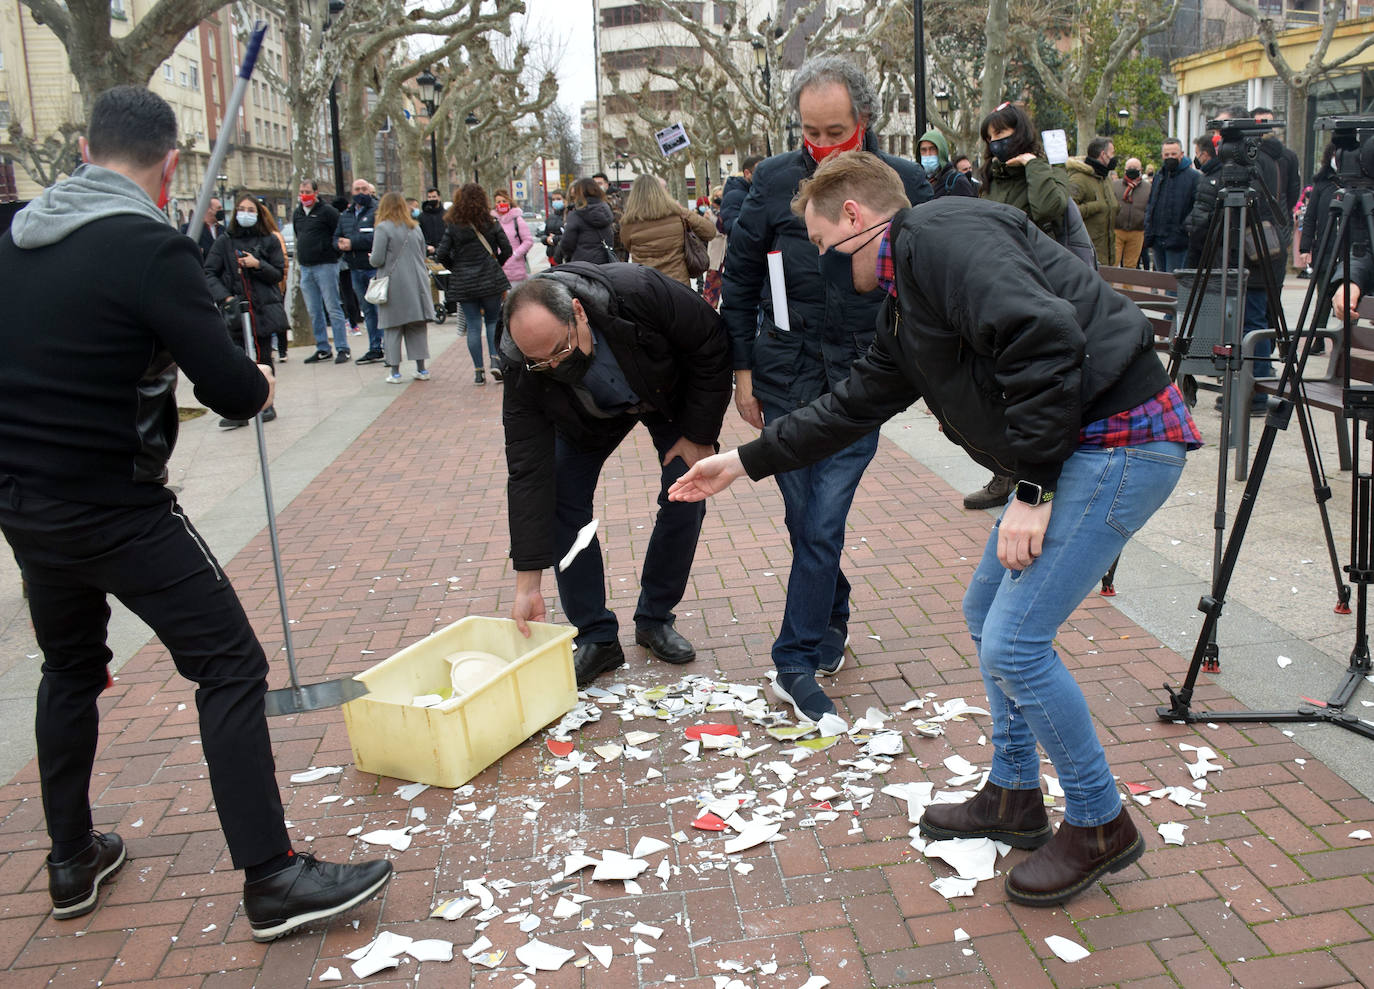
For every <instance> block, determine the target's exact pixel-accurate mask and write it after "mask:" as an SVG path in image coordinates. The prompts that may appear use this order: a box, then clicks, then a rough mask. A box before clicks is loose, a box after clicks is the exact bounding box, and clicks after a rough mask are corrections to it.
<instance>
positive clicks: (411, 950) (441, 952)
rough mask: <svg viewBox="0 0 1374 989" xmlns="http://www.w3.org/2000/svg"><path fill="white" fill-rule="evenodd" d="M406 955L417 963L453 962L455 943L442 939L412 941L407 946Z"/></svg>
mask: <svg viewBox="0 0 1374 989" xmlns="http://www.w3.org/2000/svg"><path fill="white" fill-rule="evenodd" d="M406 954H408V955H409V956H410V957H411V958H414V959H415V960H416V961H417V962H451V961H453V942H452V941H445V940H443V939H441V938H426V939H424V940H423V941H412V942H411V943H410V944H409V945H407V946H406Z"/></svg>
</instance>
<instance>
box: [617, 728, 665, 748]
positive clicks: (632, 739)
mask: <svg viewBox="0 0 1374 989" xmlns="http://www.w3.org/2000/svg"><path fill="white" fill-rule="evenodd" d="M656 738H658V732H656V731H627V732H626V733H625V741H626V742H627V743H628V744H630V745H633V746H635V747H638V746H641V745H644V744H645V743H646V742H652V741H653V740H654V739H656Z"/></svg>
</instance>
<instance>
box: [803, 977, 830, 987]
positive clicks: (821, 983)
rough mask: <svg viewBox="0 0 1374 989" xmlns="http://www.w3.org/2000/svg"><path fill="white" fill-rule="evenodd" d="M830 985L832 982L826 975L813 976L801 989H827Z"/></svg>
mask: <svg viewBox="0 0 1374 989" xmlns="http://www.w3.org/2000/svg"><path fill="white" fill-rule="evenodd" d="M828 985H830V980H829V979H827V978H826V977H825V976H824V975H813V976H811V978H809V979H807V980H806V981H805V982H803V983H802V984H801V986H800V987H799V989H825V987H826V986H828Z"/></svg>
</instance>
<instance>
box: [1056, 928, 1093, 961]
mask: <svg viewBox="0 0 1374 989" xmlns="http://www.w3.org/2000/svg"><path fill="white" fill-rule="evenodd" d="M1045 944H1047V945H1049V949H1050V950H1051V951H1053V952H1054V953H1055V954H1056V955H1058V956H1059V959H1060V960H1061V961H1066V962H1078V961H1082V960H1083V959H1084V958H1087V957H1088V956H1089V955H1091V954H1092V952H1091V951H1089V950H1088V949H1087V948H1085V947H1083V946H1082V945H1081V944H1079V943H1078V942H1077V941H1070V940H1069V939H1068V938H1066V937H1060V936H1059V935H1058V934H1051V935H1050V936H1049V937H1047V938H1045Z"/></svg>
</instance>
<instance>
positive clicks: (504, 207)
mask: <svg viewBox="0 0 1374 989" xmlns="http://www.w3.org/2000/svg"><path fill="white" fill-rule="evenodd" d="M496 212H498V213H509V212H510V203H497V204H496Z"/></svg>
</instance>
